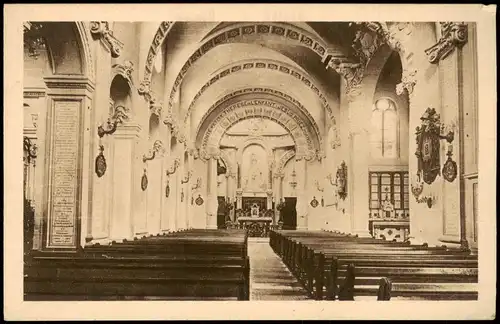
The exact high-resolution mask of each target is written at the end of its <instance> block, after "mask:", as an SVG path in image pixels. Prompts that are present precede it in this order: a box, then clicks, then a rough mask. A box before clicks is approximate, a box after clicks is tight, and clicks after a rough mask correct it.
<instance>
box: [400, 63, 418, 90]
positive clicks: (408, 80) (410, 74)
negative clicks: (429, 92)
mask: <svg viewBox="0 0 500 324" xmlns="http://www.w3.org/2000/svg"><path fill="white" fill-rule="evenodd" d="M416 75H417V70H408V69H403V73H402V77H401V82H400V83H398V84H397V85H396V94H397V95H398V96H400V95H402V94H403V93H404V91H405V89H406V91H408V94H410V95H411V94H412V93H413V88H414V87H415V85H416V84H417V80H416Z"/></svg>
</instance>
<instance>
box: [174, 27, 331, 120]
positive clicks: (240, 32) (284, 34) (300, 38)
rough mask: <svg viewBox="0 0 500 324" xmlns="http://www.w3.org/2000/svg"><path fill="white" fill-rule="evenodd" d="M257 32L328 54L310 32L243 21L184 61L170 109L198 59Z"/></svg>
mask: <svg viewBox="0 0 500 324" xmlns="http://www.w3.org/2000/svg"><path fill="white" fill-rule="evenodd" d="M255 34H257V35H259V36H261V37H262V36H263V35H272V36H273V37H280V38H282V39H283V40H284V41H285V42H286V43H287V44H295V45H298V46H304V47H308V48H310V49H311V50H312V51H313V52H315V53H316V54H318V55H319V56H320V57H321V58H323V57H324V56H325V55H326V53H327V50H329V49H328V47H327V44H326V43H323V42H322V40H321V39H316V37H315V36H314V35H312V34H309V33H308V32H307V31H305V30H302V29H300V28H297V27H295V26H291V25H284V24H283V25H281V24H279V23H268V22H261V23H258V24H255V23H243V24H242V25H241V26H238V27H235V26H231V27H228V28H227V30H222V31H220V32H218V33H217V34H216V35H213V36H212V37H211V38H210V39H208V40H207V41H205V42H204V43H203V44H202V45H201V46H200V47H199V48H198V49H197V50H196V51H195V52H194V53H193V54H192V55H191V57H190V58H189V59H188V60H187V61H186V62H185V63H184V65H183V66H182V68H181V70H180V71H179V73H178V74H177V77H176V78H175V81H174V86H173V88H172V91H171V92H170V97H169V102H168V109H169V111H171V110H172V107H173V100H174V98H175V94H176V92H177V90H178V89H179V87H180V85H181V83H182V80H183V79H184V77H185V76H186V74H187V72H188V70H189V69H190V68H191V67H192V66H193V65H194V63H195V62H196V61H197V60H198V59H200V58H201V57H202V56H203V55H205V54H206V53H207V52H209V51H210V50H212V49H213V48H215V47H217V46H219V45H223V44H228V43H233V42H241V40H242V37H245V36H247V35H250V36H251V37H253V36H254V35H255ZM263 67H264V66H263ZM214 82H215V81H214Z"/></svg>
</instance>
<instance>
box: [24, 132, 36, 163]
mask: <svg viewBox="0 0 500 324" xmlns="http://www.w3.org/2000/svg"><path fill="white" fill-rule="evenodd" d="M23 151H24V153H26V156H25V157H23V160H24V162H25V163H26V164H30V163H31V162H33V163H34V162H35V159H36V157H37V154H38V146H37V145H36V144H35V143H33V142H32V141H31V139H30V138H29V137H26V136H24V137H23Z"/></svg>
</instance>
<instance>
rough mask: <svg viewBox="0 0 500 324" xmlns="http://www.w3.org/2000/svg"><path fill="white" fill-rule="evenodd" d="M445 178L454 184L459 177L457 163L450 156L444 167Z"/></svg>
mask: <svg viewBox="0 0 500 324" xmlns="http://www.w3.org/2000/svg"><path fill="white" fill-rule="evenodd" d="M442 172H443V178H445V180H446V181H448V182H453V180H455V178H456V177H457V173H458V171H457V163H456V162H455V161H453V160H452V159H451V157H450V156H448V159H447V160H446V162H445V163H444V165H443V171H442Z"/></svg>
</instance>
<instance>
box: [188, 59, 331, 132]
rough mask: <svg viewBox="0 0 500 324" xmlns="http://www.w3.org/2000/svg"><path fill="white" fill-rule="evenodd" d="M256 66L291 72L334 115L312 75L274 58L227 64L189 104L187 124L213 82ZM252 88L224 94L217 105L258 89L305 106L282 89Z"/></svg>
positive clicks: (286, 72)
mask: <svg viewBox="0 0 500 324" xmlns="http://www.w3.org/2000/svg"><path fill="white" fill-rule="evenodd" d="M258 66H259V67H258ZM256 68H258V69H262V68H265V69H268V70H271V71H278V72H280V73H285V74H289V75H291V76H292V77H294V78H296V79H297V80H300V81H301V82H302V83H303V84H305V85H306V86H307V87H309V88H311V90H313V92H314V93H315V94H316V95H317V96H318V99H319V101H320V102H321V104H322V105H323V108H324V109H326V111H327V112H328V114H329V116H330V117H333V112H332V108H331V107H330V104H329V103H328V100H327V99H326V96H325V95H324V94H323V93H322V92H321V90H320V89H319V87H317V86H316V85H315V83H314V82H313V81H312V80H311V78H310V76H308V75H304V74H303V72H301V71H299V70H296V69H294V68H293V67H292V66H289V65H284V64H283V63H282V62H278V61H273V60H266V61H263V60H259V61H244V62H241V63H237V64H232V65H229V66H227V68H226V69H224V70H223V71H222V72H220V73H219V74H218V75H217V76H215V77H212V79H211V80H209V81H207V82H206V83H205V85H203V86H202V87H201V89H200V90H199V91H198V93H197V94H196V95H195V96H194V98H193V101H192V102H191V104H190V105H189V107H188V110H187V112H186V116H185V117H184V124H187V122H188V121H189V116H190V115H191V112H192V110H193V109H194V105H195V104H196V102H197V100H198V99H199V98H200V97H201V95H202V94H203V93H204V92H205V91H206V90H207V89H208V88H209V87H210V86H211V85H212V84H213V83H215V82H218V81H220V80H221V79H222V78H224V77H227V76H229V75H231V74H232V73H236V72H238V71H248V70H249V69H256ZM212 80H214V81H212ZM251 89H252V88H247V89H243V90H238V91H236V92H234V93H232V94H228V95H226V96H224V97H223V98H221V99H219V100H218V101H217V102H216V103H215V105H216V106H217V105H219V104H220V103H222V102H223V101H226V100H227V99H229V98H230V97H234V96H236V95H239V94H242V93H248V92H256V90H257V91H259V92H265V93H271V94H274V95H279V96H280V97H283V98H285V99H286V100H288V101H291V102H292V103H294V104H295V105H297V106H298V107H299V108H303V105H302V104H301V103H300V102H299V101H297V100H295V99H294V98H292V97H291V96H289V95H288V94H285V93H283V92H281V91H278V90H274V89H269V88H253V89H254V90H251ZM301 110H302V111H304V113H306V114H309V112H308V110H307V109H301ZM311 120H312V117H311Z"/></svg>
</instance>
